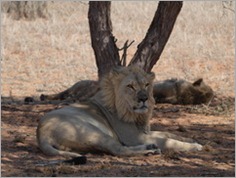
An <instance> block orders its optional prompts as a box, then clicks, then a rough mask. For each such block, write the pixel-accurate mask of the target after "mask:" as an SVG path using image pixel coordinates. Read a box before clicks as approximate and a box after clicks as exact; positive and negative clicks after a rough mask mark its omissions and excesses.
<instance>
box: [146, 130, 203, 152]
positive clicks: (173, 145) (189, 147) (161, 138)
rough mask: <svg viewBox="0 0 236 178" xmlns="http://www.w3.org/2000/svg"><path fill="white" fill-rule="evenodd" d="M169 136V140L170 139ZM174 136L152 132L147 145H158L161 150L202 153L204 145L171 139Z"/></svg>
mask: <svg viewBox="0 0 236 178" xmlns="http://www.w3.org/2000/svg"><path fill="white" fill-rule="evenodd" d="M168 136H169V138H168ZM170 136H173V135H172V134H170V135H168V134H167V133H163V132H155V131H152V132H150V134H148V135H147V137H146V142H147V143H154V144H156V145H157V146H158V147H159V148H160V149H161V150H165V149H172V150H176V151H200V150H202V145H200V144H198V143H189V142H184V141H180V140H176V139H174V138H171V137H170Z"/></svg>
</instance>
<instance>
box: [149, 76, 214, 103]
mask: <svg viewBox="0 0 236 178" xmlns="http://www.w3.org/2000/svg"><path fill="white" fill-rule="evenodd" d="M213 95H214V92H213V90H212V89H211V87H210V86H208V85H206V84H205V83H204V81H203V79H202V78H199V79H197V80H195V81H194V82H193V83H190V82H188V81H186V80H183V79H169V80H164V81H160V82H157V83H155V84H154V86H153V96H154V98H155V101H156V103H171V104H203V103H204V104H208V103H209V102H210V101H211V99H212V98H213Z"/></svg>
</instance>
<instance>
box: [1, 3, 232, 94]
mask: <svg viewBox="0 0 236 178" xmlns="http://www.w3.org/2000/svg"><path fill="white" fill-rule="evenodd" d="M225 5H227V7H229V8H231V9H233V10H234V5H230V4H229V3H226V4H225ZM156 8H157V2H153V1H145V2H112V9H111V11H112V14H111V18H112V22H113V33H114V35H115V37H116V38H117V39H118V42H117V45H118V46H119V47H121V46H122V45H123V44H124V42H125V41H126V40H127V39H128V40H135V43H134V44H133V45H132V46H131V47H130V48H129V51H128V59H130V58H131V57H132V55H133V54H134V52H135V50H136V46H137V45H138V44H139V43H140V41H141V40H142V39H143V37H144V36H145V33H146V31H147V28H148V26H149V24H150V22H151V20H152V17H153V15H154V12H155V10H156ZM87 12H88V3H87V2H54V3H50V4H49V13H50V14H51V17H50V18H49V19H48V20H44V19H37V20H35V21H25V20H20V21H14V20H12V19H10V18H7V17H6V14H3V13H2V16H1V25H2V26H1V30H2V42H1V52H2V56H1V59H2V60H1V74H2V76H1V83H2V96H9V95H12V96H26V95H37V96H38V95H40V94H41V93H48V94H49V93H55V92H59V91H61V90H63V89H65V88H68V87H69V86H71V85H73V84H74V83H75V82H77V81H79V80H83V79H96V78H97V68H96V64H95V60H94V54H93V50H92V48H91V43H90V34H89V26H88V19H87ZM234 17H235V12H233V11H232V10H229V9H226V8H223V4H222V2H218V1H217V2H184V5H183V8H182V10H181V12H180V15H179V17H178V19H177V22H176V25H175V27H174V30H173V32H172V34H171V36H170V39H169V41H168V43H167V45H166V47H165V49H164V52H163V54H162V56H161V58H160V60H159V61H158V63H157V64H156V66H155V67H154V69H153V71H155V72H156V75H157V80H160V79H166V78H170V77H179V78H185V79H186V80H190V81H193V80H194V79H195V78H197V77H199V76H201V77H203V78H204V80H205V81H206V82H207V83H209V84H210V85H211V86H212V87H213V89H214V90H215V91H216V92H217V93H220V94H224V95H230V96H234V56H235V51H234V48H235V47H234V38H235V36H234V35H235V34H234Z"/></svg>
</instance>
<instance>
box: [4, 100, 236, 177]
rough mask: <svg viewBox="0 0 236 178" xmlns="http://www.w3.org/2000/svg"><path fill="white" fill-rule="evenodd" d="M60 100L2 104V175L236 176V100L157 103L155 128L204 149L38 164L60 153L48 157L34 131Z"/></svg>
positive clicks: (154, 119) (93, 155)
mask: <svg viewBox="0 0 236 178" xmlns="http://www.w3.org/2000/svg"><path fill="white" fill-rule="evenodd" d="M62 106H63V105H62V104H45V103H44V104H42V103H41V104H40V103H31V104H23V103H22V102H18V103H17V102H12V103H10V104H4V103H3V104H2V157H1V162H2V176H22V177H24V176H112V177H114V176H199V177H200V176H234V174H235V170H234V167H235V147H234V146H235V139H234V137H235V128H234V107H233V106H234V99H233V98H223V97H221V98H216V97H215V98H214V100H213V101H212V103H211V104H210V106H208V107H207V106H203V105H202V106H201V105H199V106H190V105H188V106H180V105H170V104H158V105H156V108H155V110H154V113H153V115H154V117H153V118H152V120H151V128H152V130H165V131H169V132H172V133H175V134H178V135H182V136H185V137H186V136H187V137H190V138H193V139H195V140H196V141H198V142H199V143H201V144H203V145H204V150H203V151H200V152H194V153H181V152H173V151H168V152H164V153H162V154H161V155H149V156H139V157H130V158H124V157H116V156H110V155H95V154H90V153H89V154H87V159H88V160H87V164H85V165H66V164H58V165H44V166H42V165H40V164H42V163H48V162H49V161H50V160H59V159H61V160H62V159H63V158H61V157H48V156H45V155H44V154H43V153H42V152H41V151H40V150H39V149H38V147H37V143H36V139H35V135H36V133H35V130H36V127H37V122H38V120H39V119H40V117H42V116H43V114H44V113H45V112H48V111H50V110H52V109H56V108H59V107H62Z"/></svg>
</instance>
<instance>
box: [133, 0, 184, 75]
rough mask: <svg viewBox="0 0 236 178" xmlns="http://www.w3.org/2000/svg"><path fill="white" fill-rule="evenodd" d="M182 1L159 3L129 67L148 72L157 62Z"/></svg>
mask: <svg viewBox="0 0 236 178" xmlns="http://www.w3.org/2000/svg"><path fill="white" fill-rule="evenodd" d="M182 5H183V2H182V1H177V2H174V1H171V2H167V1H165V2H163V1H161V2H159V5H158V8H157V11H156V13H155V16H154V18H153V20H152V23H151V25H150V27H149V29H148V32H147V34H146V36H145V38H144V39H143V41H142V42H141V43H140V44H139V45H138V49H137V51H136V53H135V54H134V57H133V58H132V59H131V61H130V64H129V65H133V64H136V65H139V66H140V67H141V68H143V69H144V70H145V71H146V72H150V71H151V69H152V68H153V66H154V65H155V64H156V62H157V61H158V59H159V57H160V55H161V53H162V51H163V49H164V47H165V45H166V43H167V41H168V39H169V37H170V34H171V32H172V29H173V27H174V24H175V21H176V19H177V16H178V14H179V12H180V10H181V8H182Z"/></svg>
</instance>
